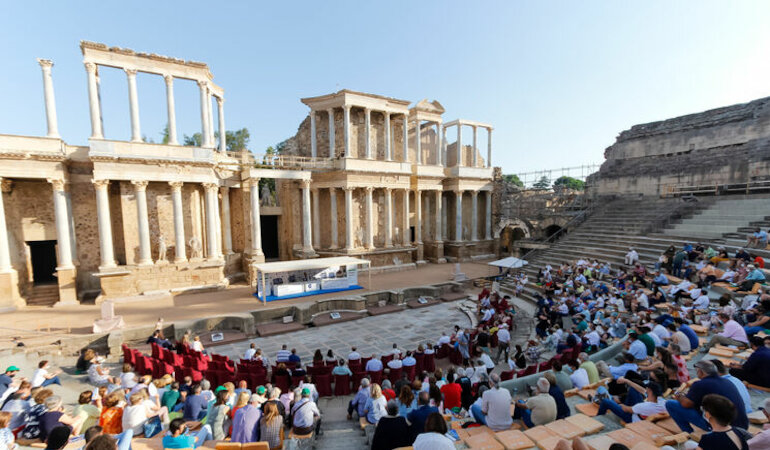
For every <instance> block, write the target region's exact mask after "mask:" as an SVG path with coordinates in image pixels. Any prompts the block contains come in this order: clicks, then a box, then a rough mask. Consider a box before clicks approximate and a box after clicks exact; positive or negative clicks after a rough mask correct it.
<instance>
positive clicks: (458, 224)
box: [455, 190, 463, 242]
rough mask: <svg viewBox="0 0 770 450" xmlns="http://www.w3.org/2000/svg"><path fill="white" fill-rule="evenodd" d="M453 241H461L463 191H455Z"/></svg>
mask: <svg viewBox="0 0 770 450" xmlns="http://www.w3.org/2000/svg"><path fill="white" fill-rule="evenodd" d="M455 202H456V204H455V241H458V242H460V241H462V240H463V191H459V190H458V191H455Z"/></svg>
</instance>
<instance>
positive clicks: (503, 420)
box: [471, 373, 513, 431]
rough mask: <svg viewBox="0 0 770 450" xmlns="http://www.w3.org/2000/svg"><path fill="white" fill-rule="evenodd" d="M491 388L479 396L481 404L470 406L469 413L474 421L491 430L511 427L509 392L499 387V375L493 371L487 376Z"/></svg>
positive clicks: (502, 429)
mask: <svg viewBox="0 0 770 450" xmlns="http://www.w3.org/2000/svg"><path fill="white" fill-rule="evenodd" d="M489 382H490V384H492V389H488V390H487V391H485V392H484V394H482V396H481V406H479V405H473V406H471V414H472V415H473V418H474V419H475V420H476V422H478V423H480V424H482V425H486V426H488V427H489V428H490V429H491V430H492V431H504V430H507V429H509V428H510V427H511V424H512V423H513V418H512V417H511V393H510V392H508V389H500V387H499V385H500V376H499V375H497V374H496V373H493V374H492V375H491V376H490V377H489Z"/></svg>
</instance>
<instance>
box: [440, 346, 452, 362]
mask: <svg viewBox="0 0 770 450" xmlns="http://www.w3.org/2000/svg"><path fill="white" fill-rule="evenodd" d="M451 350H452V346H451V345H449V344H442V345H441V347H439V348H438V350H436V358H438V359H444V358H446V357H447V356H449V354H450V353H451Z"/></svg>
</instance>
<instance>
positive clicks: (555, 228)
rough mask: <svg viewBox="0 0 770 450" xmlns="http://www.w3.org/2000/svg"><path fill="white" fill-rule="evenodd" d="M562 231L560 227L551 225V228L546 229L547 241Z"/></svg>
mask: <svg viewBox="0 0 770 450" xmlns="http://www.w3.org/2000/svg"><path fill="white" fill-rule="evenodd" d="M560 231H561V227H560V226H558V225H551V226H549V227H548V228H546V229H545V237H546V239H547V238H550V237H551V236H553V235H554V234H556V233H558V232H560Z"/></svg>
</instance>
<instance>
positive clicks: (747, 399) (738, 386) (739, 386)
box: [722, 374, 751, 414]
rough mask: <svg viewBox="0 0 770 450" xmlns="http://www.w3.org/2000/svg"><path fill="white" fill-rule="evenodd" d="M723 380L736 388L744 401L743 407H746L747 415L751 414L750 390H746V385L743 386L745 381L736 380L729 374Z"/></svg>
mask: <svg viewBox="0 0 770 450" xmlns="http://www.w3.org/2000/svg"><path fill="white" fill-rule="evenodd" d="M722 378H724V379H725V380H729V381H730V383H732V384H733V386H735V389H737V390H738V394H740V395H741V400H743V406H745V407H746V414H749V413H750V412H751V397H749V390H748V389H746V385H745V384H743V381H741V380H739V379H737V378H735V377H734V376H732V375H730V374H727V375H724V376H723V377H722Z"/></svg>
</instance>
